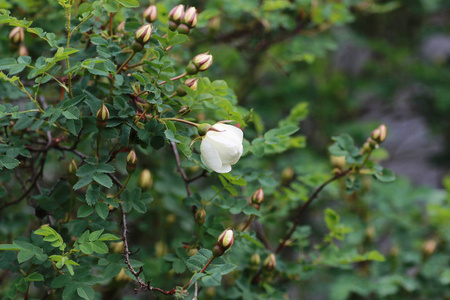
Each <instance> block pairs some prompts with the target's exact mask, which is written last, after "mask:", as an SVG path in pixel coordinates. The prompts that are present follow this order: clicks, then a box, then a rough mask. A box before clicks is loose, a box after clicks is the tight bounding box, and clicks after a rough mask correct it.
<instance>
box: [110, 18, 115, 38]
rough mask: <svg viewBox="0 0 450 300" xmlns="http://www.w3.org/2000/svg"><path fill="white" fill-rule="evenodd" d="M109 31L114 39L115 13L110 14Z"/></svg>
mask: <svg viewBox="0 0 450 300" xmlns="http://www.w3.org/2000/svg"><path fill="white" fill-rule="evenodd" d="M109 31H110V33H111V37H113V35H114V32H113V13H110V14H109Z"/></svg>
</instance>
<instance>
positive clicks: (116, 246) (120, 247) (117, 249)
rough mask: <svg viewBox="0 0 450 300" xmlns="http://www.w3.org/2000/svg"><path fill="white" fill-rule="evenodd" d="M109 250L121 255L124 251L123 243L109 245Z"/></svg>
mask: <svg viewBox="0 0 450 300" xmlns="http://www.w3.org/2000/svg"><path fill="white" fill-rule="evenodd" d="M109 249H110V250H111V252H112V253H123V251H124V250H125V245H124V243H123V241H120V242H118V243H111V244H110V245H109Z"/></svg>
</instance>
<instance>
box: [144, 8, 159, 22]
mask: <svg viewBox="0 0 450 300" xmlns="http://www.w3.org/2000/svg"><path fill="white" fill-rule="evenodd" d="M142 16H143V17H144V19H145V20H146V21H147V22H149V23H153V22H155V21H156V19H157V18H158V9H157V8H156V6H155V5H150V6H149V7H148V8H147V9H146V10H144V13H143V14H142Z"/></svg>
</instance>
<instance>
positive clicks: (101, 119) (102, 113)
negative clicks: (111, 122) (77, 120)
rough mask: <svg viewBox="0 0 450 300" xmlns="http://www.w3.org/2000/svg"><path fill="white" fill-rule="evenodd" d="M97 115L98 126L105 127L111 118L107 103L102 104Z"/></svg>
mask: <svg viewBox="0 0 450 300" xmlns="http://www.w3.org/2000/svg"><path fill="white" fill-rule="evenodd" d="M95 117H96V118H97V127H98V128H105V127H106V124H107V123H108V119H109V110H108V108H107V107H106V105H105V104H102V106H101V107H100V108H99V109H98V110H97V113H96V115H95Z"/></svg>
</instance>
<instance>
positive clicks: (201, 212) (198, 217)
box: [195, 207, 206, 225]
mask: <svg viewBox="0 0 450 300" xmlns="http://www.w3.org/2000/svg"><path fill="white" fill-rule="evenodd" d="M205 219H206V211H205V209H204V208H203V207H200V208H199V209H198V210H197V212H196V213H195V222H197V224H198V225H202V224H203V223H205Z"/></svg>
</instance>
